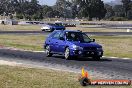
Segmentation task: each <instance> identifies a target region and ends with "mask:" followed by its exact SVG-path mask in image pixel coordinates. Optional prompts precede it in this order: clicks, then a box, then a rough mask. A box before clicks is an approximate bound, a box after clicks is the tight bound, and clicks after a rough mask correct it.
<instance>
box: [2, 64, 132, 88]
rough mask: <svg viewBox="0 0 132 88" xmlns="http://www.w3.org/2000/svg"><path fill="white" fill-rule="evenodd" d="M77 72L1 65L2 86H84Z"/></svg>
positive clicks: (48, 87)
mask: <svg viewBox="0 0 132 88" xmlns="http://www.w3.org/2000/svg"><path fill="white" fill-rule="evenodd" d="M78 75H79V74H75V73H70V72H64V71H55V70H49V69H35V68H23V67H9V66H0V88H84V87H82V86H81V85H80V84H79V82H78ZM85 88H132V86H87V87H85Z"/></svg>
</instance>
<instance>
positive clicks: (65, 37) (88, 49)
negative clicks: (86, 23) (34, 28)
mask: <svg viewBox="0 0 132 88" xmlns="http://www.w3.org/2000/svg"><path fill="white" fill-rule="evenodd" d="M44 48H45V50H46V55H47V56H48V57H51V56H52V55H53V54H61V55H64V56H65V59H71V58H72V57H92V58H93V59H96V60H100V57H102V56H103V49H102V46H101V45H99V44H97V43H96V42H95V39H90V38H89V37H88V36H87V35H86V34H85V33H83V32H81V31H69V30H56V31H54V32H52V33H51V34H50V35H49V36H48V37H47V39H46V41H45V43H44Z"/></svg>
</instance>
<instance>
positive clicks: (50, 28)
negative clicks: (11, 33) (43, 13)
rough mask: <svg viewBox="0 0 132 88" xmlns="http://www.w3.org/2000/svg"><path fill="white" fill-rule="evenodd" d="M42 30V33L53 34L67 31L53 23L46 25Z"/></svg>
mask: <svg viewBox="0 0 132 88" xmlns="http://www.w3.org/2000/svg"><path fill="white" fill-rule="evenodd" d="M41 30H42V31H50V32H53V31H54V30H65V27H64V26H63V25H59V24H51V23H48V24H44V25H43V26H42V27H41Z"/></svg>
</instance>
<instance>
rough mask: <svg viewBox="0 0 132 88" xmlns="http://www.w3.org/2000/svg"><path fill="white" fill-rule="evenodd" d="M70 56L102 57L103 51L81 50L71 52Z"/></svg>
mask: <svg viewBox="0 0 132 88" xmlns="http://www.w3.org/2000/svg"><path fill="white" fill-rule="evenodd" d="M70 55H71V56H78V57H95V56H97V57H102V56H103V51H97V50H96V51H81V50H71V51H70Z"/></svg>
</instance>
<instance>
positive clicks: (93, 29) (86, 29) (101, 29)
mask: <svg viewBox="0 0 132 88" xmlns="http://www.w3.org/2000/svg"><path fill="white" fill-rule="evenodd" d="M67 29H69V30H81V31H83V32H127V30H126V29H110V28H81V27H68V28H67ZM130 32H132V30H130Z"/></svg>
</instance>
